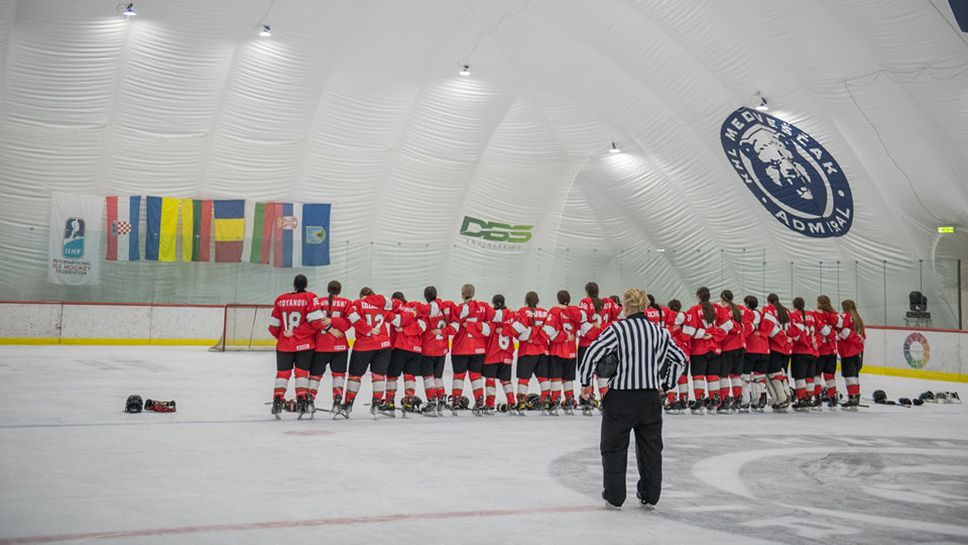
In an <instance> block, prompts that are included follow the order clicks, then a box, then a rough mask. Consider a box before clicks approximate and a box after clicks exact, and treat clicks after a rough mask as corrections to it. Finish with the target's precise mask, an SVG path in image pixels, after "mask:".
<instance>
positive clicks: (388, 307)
mask: <svg viewBox="0 0 968 545" xmlns="http://www.w3.org/2000/svg"><path fill="white" fill-rule="evenodd" d="M398 303H399V302H398ZM393 307H394V303H393V300H392V299H388V298H386V297H384V296H382V295H367V296H366V297H363V298H362V299H357V300H356V301H353V304H352V305H351V306H350V310H349V315H348V319H349V322H350V324H352V326H353V330H354V331H355V332H356V343H355V344H354V345H353V350H354V351H357V352H370V351H373V350H381V349H383V348H390V335H389V332H388V330H387V324H386V322H387V315H388V314H390V313H391V312H392V311H393Z"/></svg>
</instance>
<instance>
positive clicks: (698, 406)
mask: <svg viewBox="0 0 968 545" xmlns="http://www.w3.org/2000/svg"><path fill="white" fill-rule="evenodd" d="M704 409H705V404H704V403H703V401H702V400H701V399H694V400H693V401H692V402H691V403H689V412H691V413H692V414H696V415H701V414H703V413H704V412H705V411H704Z"/></svg>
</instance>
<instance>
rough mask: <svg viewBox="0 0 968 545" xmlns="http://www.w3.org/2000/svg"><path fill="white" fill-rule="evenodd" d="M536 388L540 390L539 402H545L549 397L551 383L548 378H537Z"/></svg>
mask: <svg viewBox="0 0 968 545" xmlns="http://www.w3.org/2000/svg"><path fill="white" fill-rule="evenodd" d="M538 386H539V387H540V388H541V401H547V400H548V396H550V395H551V381H550V380H549V379H548V377H538Z"/></svg>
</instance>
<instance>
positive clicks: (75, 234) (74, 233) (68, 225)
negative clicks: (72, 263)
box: [64, 218, 84, 259]
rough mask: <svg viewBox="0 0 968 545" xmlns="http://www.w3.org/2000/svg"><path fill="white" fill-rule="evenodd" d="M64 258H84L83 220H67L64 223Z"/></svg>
mask: <svg viewBox="0 0 968 545" xmlns="http://www.w3.org/2000/svg"><path fill="white" fill-rule="evenodd" d="M64 257H66V258H69V259H77V258H80V257H84V219H83V218H67V221H66V222H64Z"/></svg>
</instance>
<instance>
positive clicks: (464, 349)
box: [450, 299, 491, 356]
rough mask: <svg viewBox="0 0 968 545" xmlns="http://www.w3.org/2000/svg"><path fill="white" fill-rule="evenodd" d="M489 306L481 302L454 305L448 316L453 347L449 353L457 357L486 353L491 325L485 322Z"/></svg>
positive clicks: (474, 301) (471, 301)
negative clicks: (452, 334) (452, 336)
mask: <svg viewBox="0 0 968 545" xmlns="http://www.w3.org/2000/svg"><path fill="white" fill-rule="evenodd" d="M490 309H491V305H488V304H487V303H485V302H483V301H476V300H474V299H471V300H470V301H464V302H463V303H454V309H453V311H452V312H451V314H450V320H451V321H450V327H451V329H453V330H454V346H453V347H451V353H452V354H454V355H457V356H473V355H477V354H484V353H485V352H487V338H488V337H489V336H490V335H491V324H490V323H488V321H487V316H488V311H489V310H490Z"/></svg>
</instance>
